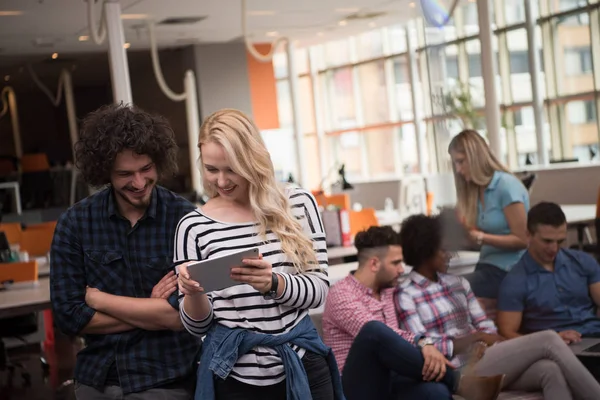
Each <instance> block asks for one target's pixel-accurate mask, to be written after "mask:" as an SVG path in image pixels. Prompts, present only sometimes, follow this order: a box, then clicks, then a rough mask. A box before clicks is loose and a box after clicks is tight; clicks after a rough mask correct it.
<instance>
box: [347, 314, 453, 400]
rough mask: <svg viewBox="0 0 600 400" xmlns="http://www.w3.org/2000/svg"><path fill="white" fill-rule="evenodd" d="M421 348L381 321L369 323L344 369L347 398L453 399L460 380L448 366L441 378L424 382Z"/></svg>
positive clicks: (362, 330)
mask: <svg viewBox="0 0 600 400" xmlns="http://www.w3.org/2000/svg"><path fill="white" fill-rule="evenodd" d="M424 362H425V360H424V359H423V355H422V354H421V351H420V350H419V349H418V348H417V347H415V346H414V345H413V344H411V343H409V342H407V341H406V340H404V339H403V338H402V337H401V336H399V335H398V334H397V333H396V332H394V331H393V330H392V329H391V328H389V327H388V326H386V325H385V324H383V323H381V322H378V321H371V322H368V323H366V324H365V325H364V326H363V327H362V329H361V330H360V332H359V333H358V335H357V336H356V338H354V341H353V342H352V347H350V352H349V353H348V358H347V359H346V364H345V365H344V369H343V372H342V385H343V387H344V395H345V396H346V399H347V400H369V399H382V400H384V399H399V398H402V399H403V400H412V399H414V400H429V399H431V400H446V399H452V392H453V391H454V388H455V385H456V384H457V382H456V378H455V373H454V372H453V371H452V370H451V369H448V370H447V371H446V375H444V377H443V379H442V380H441V381H440V382H424V381H423V376H422V371H423V365H424Z"/></svg>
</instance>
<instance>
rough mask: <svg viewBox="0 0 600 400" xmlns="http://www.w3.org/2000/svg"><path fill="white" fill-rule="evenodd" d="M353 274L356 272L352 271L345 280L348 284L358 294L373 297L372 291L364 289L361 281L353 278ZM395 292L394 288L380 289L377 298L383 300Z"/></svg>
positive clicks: (367, 288)
mask: <svg viewBox="0 0 600 400" xmlns="http://www.w3.org/2000/svg"><path fill="white" fill-rule="evenodd" d="M354 272H356V271H352V272H351V273H350V274H348V277H347V278H346V279H347V280H348V282H350V284H351V285H352V286H353V287H354V288H355V289H356V290H357V291H358V292H359V293H361V294H363V295H366V296H369V297H374V293H373V289H371V288H369V287H366V286H365V285H363V283H362V282H361V281H359V280H358V279H356V277H354ZM395 291H396V287H391V288H385V289H381V290H380V291H379V296H380V297H381V299H383V298H384V297H385V296H387V295H388V294H393V293H394V292H395Z"/></svg>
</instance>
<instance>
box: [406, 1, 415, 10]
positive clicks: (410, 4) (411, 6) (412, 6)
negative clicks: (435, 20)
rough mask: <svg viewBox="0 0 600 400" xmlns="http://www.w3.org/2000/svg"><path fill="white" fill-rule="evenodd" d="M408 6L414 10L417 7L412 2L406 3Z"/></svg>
mask: <svg viewBox="0 0 600 400" xmlns="http://www.w3.org/2000/svg"><path fill="white" fill-rule="evenodd" d="M408 6H409V7H410V8H415V7H416V6H417V5H416V4H415V2H414V1H412V2H410V3H408Z"/></svg>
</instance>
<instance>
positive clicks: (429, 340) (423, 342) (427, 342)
mask: <svg viewBox="0 0 600 400" xmlns="http://www.w3.org/2000/svg"><path fill="white" fill-rule="evenodd" d="M417 346H419V348H421V349H422V348H423V347H425V346H433V339H432V338H430V337H424V338H422V339H420V340H419V341H418V342H417Z"/></svg>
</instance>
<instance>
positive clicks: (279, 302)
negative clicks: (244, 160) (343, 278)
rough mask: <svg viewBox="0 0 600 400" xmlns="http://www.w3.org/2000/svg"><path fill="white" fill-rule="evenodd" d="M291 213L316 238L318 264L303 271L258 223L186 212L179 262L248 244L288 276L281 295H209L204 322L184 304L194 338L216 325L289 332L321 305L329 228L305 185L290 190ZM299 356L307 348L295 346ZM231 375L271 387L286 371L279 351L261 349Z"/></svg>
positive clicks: (240, 291)
mask: <svg viewBox="0 0 600 400" xmlns="http://www.w3.org/2000/svg"><path fill="white" fill-rule="evenodd" d="M287 195H288V197H289V202H290V206H291V209H292V213H293V214H294V216H295V217H296V218H298V220H299V221H300V223H301V224H302V227H303V230H304V232H306V234H307V235H309V236H310V238H311V239H312V241H313V247H314V249H315V253H316V255H317V260H318V261H319V265H318V266H315V268H311V269H310V270H308V271H307V272H305V273H303V274H298V273H297V272H296V270H295V269H294V267H293V266H292V263H291V262H290V260H289V258H288V257H287V256H286V255H285V254H283V253H282V251H281V243H280V242H279V239H278V238H277V237H276V236H275V234H273V233H272V232H271V231H267V237H266V240H263V238H261V237H260V236H259V234H258V225H257V224H253V223H227V222H221V221H216V220H214V219H212V218H210V217H208V216H206V215H204V214H203V212H202V209H200V208H198V209H196V210H195V211H193V212H191V213H189V214H187V215H186V216H185V217H184V218H183V219H182V220H181V221H180V222H179V226H178V227H177V233H176V238H175V257H174V258H175V263H176V264H181V263H183V262H186V261H189V260H205V259H208V258H211V257H216V256H222V255H226V254H228V253H231V252H233V251H237V250H240V249H245V248H252V247H258V248H259V251H260V253H261V254H262V255H263V258H264V259H265V260H267V261H269V262H270V263H271V265H272V266H273V271H274V272H277V273H279V274H280V275H281V276H282V277H283V278H284V279H285V290H284V293H283V296H282V297H281V298H280V299H275V300H265V299H264V297H263V296H262V295H261V294H260V293H259V292H257V291H256V290H254V289H253V288H252V287H251V286H250V285H246V284H244V285H237V286H232V287H230V288H227V289H223V290H219V291H214V292H211V293H209V294H208V297H209V299H210V301H211V304H212V312H211V313H210V315H209V316H208V317H207V318H206V319H205V320H202V321H197V320H193V319H191V318H190V317H189V316H188V315H187V314H186V312H185V310H184V307H180V313H181V319H182V321H183V324H184V326H185V328H186V329H187V330H188V331H189V332H190V333H192V334H193V335H195V336H204V335H205V334H206V332H208V330H209V328H210V325H211V324H212V323H215V322H216V323H220V324H223V325H225V326H227V327H231V328H244V329H249V330H252V331H255V332H261V333H266V334H271V335H277V334H281V333H285V332H288V331H290V330H291V329H292V328H293V327H294V326H296V324H298V322H300V320H301V319H302V318H304V317H305V316H306V315H307V314H308V309H310V308H316V307H320V306H321V305H322V304H323V303H324V302H325V298H326V297H327V293H328V291H329V280H328V277H327V246H326V244H325V232H324V230H323V224H322V222H321V218H320V215H319V211H318V208H317V203H316V201H315V199H314V197H313V196H312V195H311V194H310V193H308V192H306V191H305V190H302V189H292V188H290V189H288V190H287ZM292 347H293V348H294V350H295V351H296V352H297V353H298V355H299V356H300V357H302V356H303V355H304V350H303V349H299V348H296V347H295V346H292ZM231 376H232V377H233V378H235V379H237V380H239V381H241V382H244V383H247V384H251V385H257V386H267V385H273V384H275V383H278V382H281V381H282V380H283V379H284V378H285V372H284V369H283V364H282V362H281V359H280V358H279V357H278V356H277V353H276V352H275V350H274V349H271V348H266V347H256V348H254V349H252V350H251V351H250V352H249V353H247V354H246V355H244V356H242V357H240V359H239V360H238V361H237V363H236V364H235V366H234V368H233V370H232V372H231Z"/></svg>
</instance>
